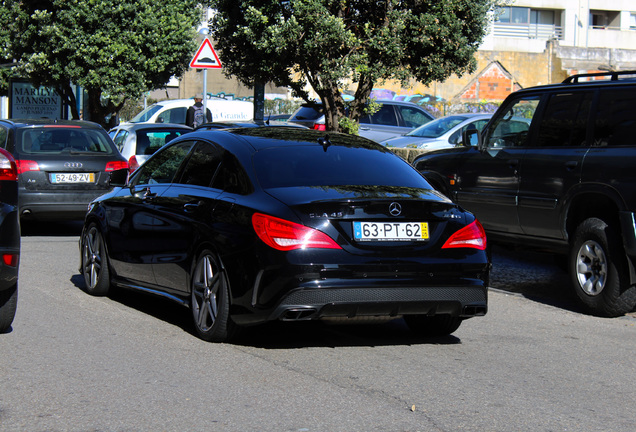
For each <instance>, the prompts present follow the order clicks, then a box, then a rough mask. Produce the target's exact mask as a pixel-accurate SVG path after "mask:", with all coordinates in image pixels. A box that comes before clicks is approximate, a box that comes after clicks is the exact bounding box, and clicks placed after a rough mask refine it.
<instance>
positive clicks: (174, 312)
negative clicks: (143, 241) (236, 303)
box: [71, 274, 461, 349]
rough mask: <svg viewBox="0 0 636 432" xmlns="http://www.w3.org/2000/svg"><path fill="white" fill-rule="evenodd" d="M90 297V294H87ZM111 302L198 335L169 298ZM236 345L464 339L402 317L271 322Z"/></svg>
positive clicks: (131, 294) (116, 297) (132, 294)
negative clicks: (424, 330)
mask: <svg viewBox="0 0 636 432" xmlns="http://www.w3.org/2000/svg"><path fill="white" fill-rule="evenodd" d="M71 282H72V283H73V284H74V285H75V286H76V287H77V288H78V289H81V290H84V288H85V284H84V278H83V277H82V275H80V274H76V275H73V276H72V277H71ZM87 295H88V294H87ZM108 297H109V298H110V299H111V300H113V301H115V302H117V303H120V304H122V305H125V306H127V307H130V308H133V309H136V310H138V311H139V312H140V313H145V314H147V315H150V316H153V317H155V318H157V319H159V320H162V321H164V322H166V323H169V324H171V325H174V326H176V327H179V328H181V329H182V330H183V331H184V332H186V333H189V334H190V335H191V336H192V337H197V336H196V331H195V329H194V324H193V322H192V316H191V312H190V309H188V308H186V307H183V306H180V305H178V304H177V303H175V302H173V301H170V300H168V299H165V298H162V297H159V296H153V295H150V294H146V293H142V292H137V291H132V290H124V289H117V288H115V289H111V292H110V294H109V296H108ZM231 343H232V344H234V345H240V346H251V347H256V348H264V349H296V348H309V347H356V346H368V347H373V346H399V345H401V346H406V345H421V344H430V345H453V344H459V343H461V339H459V338H457V337H456V336H453V335H450V336H445V337H435V338H426V337H422V336H420V335H418V334H417V333H415V332H412V331H410V329H409V328H408V327H407V326H406V323H405V322H404V320H402V319H401V318H398V319H394V320H390V321H386V320H382V321H380V320H366V321H354V322H351V323H344V322H342V323H340V322H331V321H297V322H280V321H276V322H271V323H266V324H262V325H258V326H251V327H243V328H241V329H240V331H239V332H238V335H237V336H236V337H235V338H234V339H232V341H231Z"/></svg>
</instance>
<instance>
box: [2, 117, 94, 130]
mask: <svg viewBox="0 0 636 432" xmlns="http://www.w3.org/2000/svg"><path fill="white" fill-rule="evenodd" d="M0 122H2V123H5V124H10V125H12V126H14V127H29V126H47V125H58V126H80V127H83V128H89V129H90V128H96V129H103V128H102V127H101V126H100V125H99V124H97V123H93V122H90V121H86V120H53V119H8V120H7V119H4V120H0Z"/></svg>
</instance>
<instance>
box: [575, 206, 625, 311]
mask: <svg viewBox="0 0 636 432" xmlns="http://www.w3.org/2000/svg"><path fill="white" fill-rule="evenodd" d="M569 269H570V278H571V280H572V288H573V289H574V293H575V295H576V297H577V298H578V299H579V301H580V302H581V304H582V305H583V307H584V308H585V309H586V311H587V312H589V313H591V314H593V315H597V316H604V317H615V316H620V315H624V314H625V313H627V312H629V311H631V310H632V309H633V308H634V305H636V287H634V286H630V283H629V273H628V267H627V258H626V256H625V252H624V250H623V246H622V243H621V239H620V236H619V235H618V233H617V232H616V231H615V230H614V229H613V228H612V227H611V226H609V225H608V224H607V223H605V222H604V221H602V220H601V219H597V218H590V219H586V220H585V221H583V223H581V224H580V225H579V226H578V228H577V229H576V233H575V236H574V242H573V243H572V249H571V251H570V260H569Z"/></svg>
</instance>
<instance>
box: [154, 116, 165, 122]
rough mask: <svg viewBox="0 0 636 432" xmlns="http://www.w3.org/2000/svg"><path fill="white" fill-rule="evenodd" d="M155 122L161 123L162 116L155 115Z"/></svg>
mask: <svg viewBox="0 0 636 432" xmlns="http://www.w3.org/2000/svg"><path fill="white" fill-rule="evenodd" d="M155 123H163V117H157V120H155Z"/></svg>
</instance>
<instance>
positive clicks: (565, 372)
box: [0, 228, 636, 432]
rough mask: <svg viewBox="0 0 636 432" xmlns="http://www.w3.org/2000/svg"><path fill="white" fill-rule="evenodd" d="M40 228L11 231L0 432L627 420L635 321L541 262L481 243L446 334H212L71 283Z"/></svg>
mask: <svg viewBox="0 0 636 432" xmlns="http://www.w3.org/2000/svg"><path fill="white" fill-rule="evenodd" d="M43 231H46V229H43ZM43 231H38V230H37V229H36V230H32V231H30V232H29V233H27V235H26V236H25V237H23V243H22V262H21V268H20V292H19V300H18V314H17V316H16V320H15V322H14V325H13V329H12V331H11V332H10V333H7V334H3V335H0V431H67V430H71V431H203V430H206V431H312V432H313V431H460V430H467V431H477V430H479V431H482V430H488V431H630V432H631V431H633V430H634V425H635V424H636V409H635V407H636V396H635V395H636V392H634V378H635V377H636V362H634V353H635V352H636V318H634V316H633V315H630V316H626V317H621V318H615V319H601V318H596V317H592V316H588V315H584V314H581V313H580V312H578V311H577V310H576V306H575V305H574V304H573V303H572V302H571V298H570V297H569V295H568V294H567V289H566V287H564V286H561V285H562V278H563V274H561V275H560V274H559V272H558V271H556V272H555V267H554V266H553V265H552V264H551V263H550V262H544V261H543V258H535V257H533V259H532V260H530V262H528V261H520V256H519V255H515V254H510V253H508V252H506V251H496V253H495V256H494V258H493V259H494V262H495V269H494V271H493V283H492V285H493V287H495V288H494V289H493V291H492V292H491V294H490V298H489V302H490V309H489V313H488V314H487V315H486V316H485V317H480V318H473V319H470V320H468V321H466V322H465V323H463V325H462V327H460V329H459V330H458V331H457V332H456V333H455V334H454V335H453V336H450V337H447V338H441V339H429V340H425V339H421V338H418V337H416V336H415V335H413V334H411V333H410V332H409V331H408V330H407V329H406V327H405V326H404V325H403V323H402V322H401V321H400V320H397V321H393V322H389V323H366V324H358V325H336V324H325V323H296V324H290V323H275V324H272V325H267V326H262V327H258V328H255V329H252V330H251V331H250V332H249V333H248V334H247V335H246V336H245V337H244V338H242V339H241V340H239V341H238V342H236V343H233V344H211V343H206V342H203V341H201V340H199V339H197V338H196V337H195V336H194V335H193V329H192V327H191V324H190V317H189V311H188V310H187V309H184V308H180V307H179V306H176V305H174V304H172V303H169V302H167V301H164V300H161V299H155V298H150V297H146V296H142V295H137V294H131V293H118V294H116V295H114V296H112V297H111V298H95V297H91V296H89V295H87V294H86V293H84V292H83V291H82V289H81V287H82V285H83V282H82V278H81V277H80V275H79V272H78V270H77V268H78V262H79V258H78V246H77V241H78V237H77V235H76V232H75V228H72V229H70V230H68V231H61V232H60V233H59V234H58V235H44V234H45V232H43ZM526 258H527V257H526ZM565 280H566V282H567V278H566V279H565ZM533 288H536V289H534V290H533Z"/></svg>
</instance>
